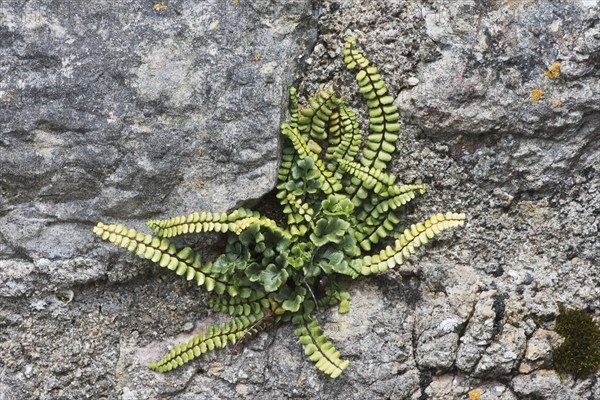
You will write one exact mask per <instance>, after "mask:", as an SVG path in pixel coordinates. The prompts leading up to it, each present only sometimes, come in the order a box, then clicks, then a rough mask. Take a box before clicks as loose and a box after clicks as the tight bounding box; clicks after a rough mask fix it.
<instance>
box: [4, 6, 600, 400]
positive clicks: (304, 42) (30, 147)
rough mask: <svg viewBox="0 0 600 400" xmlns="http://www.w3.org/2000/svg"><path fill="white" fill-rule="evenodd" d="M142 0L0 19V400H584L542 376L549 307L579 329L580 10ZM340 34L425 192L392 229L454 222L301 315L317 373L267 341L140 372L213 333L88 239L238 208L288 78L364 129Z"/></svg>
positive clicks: (589, 260)
mask: <svg viewBox="0 0 600 400" xmlns="http://www.w3.org/2000/svg"><path fill="white" fill-rule="evenodd" d="M153 4H154V3H152V2H147V3H140V2H133V1H127V0H126V1H124V2H120V3H118V4H117V3H109V2H100V1H97V2H91V3H90V4H89V5H83V3H81V4H79V3H76V2H66V3H65V2H58V1H56V2H41V1H39V2H37V1H28V2H25V1H8V2H2V3H0V7H1V8H0V11H1V14H0V37H1V38H2V45H1V46H0V52H1V57H2V58H1V59H2V64H1V65H0V71H1V77H0V79H1V80H0V110H1V112H0V119H1V126H2V135H1V137H0V148H1V150H2V151H1V155H0V167H1V170H2V174H1V175H0V190H1V197H0V224H1V225H0V226H2V229H0V305H1V307H0V349H1V350H0V353H1V354H2V356H1V357H0V399H25V398H27V399H29V398H32V397H33V398H44V399H49V398H85V397H88V398H122V399H145V398H178V399H180V398H183V399H185V398H189V399H192V398H207V399H210V398H214V399H222V398H234V397H239V398H249V399H250V398H260V397H262V398H306V399H313V398H349V399H366V398H369V399H390V398H391V399H440V400H446V399H464V398H467V392H468V391H470V390H478V391H480V392H481V393H482V397H481V398H482V399H486V400H487V399H502V400H509V399H573V398H596V397H598V398H600V384H599V383H598V382H599V381H598V379H597V378H598V374H597V375H596V377H595V378H592V379H588V380H584V381H574V380H573V379H572V378H569V377H562V379H561V378H559V377H558V376H557V375H556V374H555V373H554V371H553V370H552V366H551V352H552V349H553V348H556V346H557V345H558V343H559V342H560V339H559V338H558V337H557V336H556V335H555V334H554V333H553V331H552V330H553V326H554V322H553V321H554V319H555V317H556V315H557V313H558V303H559V302H560V303H563V304H565V306H567V307H577V308H585V309H588V310H589V311H591V312H592V313H594V315H595V316H596V317H598V316H599V314H600V289H599V287H600V272H599V270H598V265H600V258H599V257H600V250H599V245H598V235H599V233H600V232H599V227H600V219H599V218H600V179H599V170H600V140H599V139H600V17H599V13H600V5H599V4H598V1H597V0H572V1H568V2H567V1H563V2H546V1H537V0H536V1H534V0H527V1H510V0H504V1H502V0H495V1H468V0H465V1H449V0H395V1H386V2H380V1H361V2H359V1H351V0H345V1H333V0H325V1H323V2H312V3H311V2H310V1H308V0H306V1H300V0H296V1H291V2H290V1H275V0H271V1H269V0H263V1H254V2H250V1H245V0H240V1H239V2H236V1H225V0H223V1H218V2H217V1H205V2H192V1H177V2H174V1H173V2H165V5H166V6H167V9H166V10H162V9H161V7H158V9H157V10H153ZM159 6H160V4H159ZM349 34H352V35H354V36H356V37H357V39H358V40H359V42H360V43H361V46H362V48H363V49H364V52H365V54H366V55H367V56H368V57H369V58H370V59H371V60H372V61H373V62H374V63H375V64H376V65H377V66H379V67H380V70H381V72H382V74H383V77H384V78H385V79H386V81H387V82H388V83H389V85H390V87H391V91H392V92H393V93H396V94H397V99H396V104H397V105H398V106H399V107H400V109H401V111H402V119H403V123H404V127H403V136H402V138H401V141H402V142H401V143H400V144H399V146H398V151H397V152H396V158H395V161H394V165H393V167H392V171H393V172H395V173H396V174H397V175H398V176H399V180H400V181H403V182H406V183H414V182H423V183H426V184H427V185H428V187H429V192H428V194H427V195H426V196H425V197H423V198H422V199H420V200H419V202H418V204H417V206H416V207H413V208H410V209H409V210H408V212H407V213H406V215H405V218H406V221H409V222H414V221H417V220H419V219H421V218H422V217H423V216H426V215H430V214H432V213H436V212H439V211H446V210H453V211H462V212H466V213H467V216H468V224H467V225H466V227H465V228H464V229H462V230H457V231H455V232H453V233H449V234H446V235H445V236H444V237H442V238H441V239H440V240H439V241H438V242H436V243H432V244H431V245H430V246H428V248H427V249H425V250H424V251H422V252H421V254H420V255H419V256H418V257H416V258H415V259H414V260H413V261H412V262H411V264H410V265H409V267H410V268H409V269H412V271H413V272H412V273H408V274H402V275H401V274H398V273H390V274H387V275H384V276H381V277H377V278H374V279H369V280H365V281H360V282H356V284H355V285H354V286H353V288H352V290H351V295H352V298H351V311H350V313H349V314H346V315H338V314H337V312H336V311H335V310H330V311H328V312H327V313H325V314H324V315H322V316H320V317H319V318H320V319H321V320H322V322H323V325H324V327H325V329H326V331H327V333H328V334H329V336H330V337H331V338H332V339H333V341H334V342H335V344H336V347H337V348H338V349H339V350H340V352H341V353H342V354H344V355H346V356H347V357H348V358H349V359H350V360H351V364H350V367H349V368H348V369H347V370H346V372H345V373H344V374H343V375H342V377H340V378H338V379H337V380H335V381H330V380H329V379H328V378H326V377H325V376H322V375H321V374H319V373H318V372H317V371H316V369H315V368H314V366H313V365H312V364H311V363H310V362H308V361H307V360H306V359H305V357H304V355H303V354H302V349H301V347H300V346H299V345H298V344H297V343H296V339H295V337H294V335H293V333H292V330H291V327H290V326H285V325H282V326H280V327H277V328H275V329H272V330H270V331H268V332H266V333H264V334H261V335H260V336H259V337H258V338H257V340H255V341H252V342H250V343H249V344H248V346H247V347H246V348H245V349H244V351H243V352H242V353H241V354H239V355H235V356H234V355H229V354H228V353H227V352H222V353H220V354H215V355H214V356H209V357H207V358H206V359H204V360H201V361H198V362H194V363H192V364H190V365H188V366H186V367H184V368H181V369H180V370H177V371H176V372H175V373H171V374H165V375H158V374H155V373H153V372H151V371H149V370H147V369H146V368H145V367H144V365H145V364H146V363H148V362H150V361H154V360H156V359H157V357H160V356H161V355H162V354H163V352H164V351H165V350H166V349H167V348H168V347H169V346H170V345H172V344H175V343H178V342H179V341H181V340H183V339H185V338H188V337H189V336H191V335H192V334H193V333H194V332H197V331H198V330H199V329H200V328H201V326H203V325H204V324H207V323H210V322H213V321H215V320H218V318H220V316H219V315H218V314H215V313H212V312H208V311H207V310H206V298H205V297H204V295H203V293H202V291H200V290H197V289H195V288H192V287H190V286H188V285H187V284H186V283H185V282H183V281H180V280H178V279H176V277H172V276H170V275H168V274H165V273H163V272H162V271H160V270H158V269H156V268H153V267H152V266H150V265H148V263H145V262H143V261H141V260H139V259H137V258H136V257H135V256H131V255H127V254H124V253H122V252H118V251H117V250H116V249H115V248H113V247H112V246H108V245H106V244H105V243H100V242H99V241H98V240H96V239H95V238H94V237H93V234H92V233H91V227H92V226H93V225H94V224H95V222H96V221H97V220H105V221H110V222H114V221H119V222H125V223H128V224H129V225H132V226H135V227H142V225H143V221H144V220H146V219H148V218H154V217H165V216H168V215H174V214H179V213H184V212H186V213H187V212H191V211H195V210H211V211H224V210H226V209H231V208H232V207H234V206H236V205H240V204H242V203H244V202H252V201H253V200H256V199H258V198H260V196H262V195H263V194H264V193H266V192H268V191H269V190H270V189H271V188H272V187H273V185H274V183H275V179H276V174H275V173H276V167H277V161H278V156H279V148H278V141H279V138H278V125H279V123H280V121H281V120H283V119H284V118H285V113H284V109H285V105H286V104H285V103H286V102H285V98H286V97H285V94H286V90H287V86H288V85H289V84H291V83H292V82H296V83H301V88H302V89H301V94H304V95H310V94H312V93H313V91H314V90H315V89H316V88H318V87H319V86H320V85H322V84H326V83H330V82H333V83H334V84H335V87H336V89H337V90H338V91H339V92H340V93H341V94H343V95H344V96H346V97H347V98H348V99H349V103H350V104H351V105H352V106H353V107H354V108H355V109H356V110H357V111H359V116H360V119H361V120H362V122H363V126H364V117H365V112H364V110H365V107H364V105H363V104H362V102H361V101H360V98H359V96H358V92H357V88H356V85H355V82H354V77H353V76H352V74H350V73H349V72H347V71H345V69H344V67H343V62H342V59H341V49H342V44H343V42H344V39H345V37H346V36H347V35H349ZM313 47H314V49H313ZM557 62H559V63H560V67H559V74H558V77H556V78H555V79H551V78H550V77H549V76H546V75H551V76H552V74H551V73H547V74H546V75H545V73H546V72H547V71H549V70H550V69H551V67H552V65H554V64H556V63H557ZM298 79H299V80H298ZM534 90H539V91H541V92H543V95H541V97H539V99H538V98H537V96H535V94H537V95H540V92H534ZM202 241H205V239H204V238H202ZM206 242H207V244H208V246H209V247H210V244H211V243H212V242H211V238H210V237H209V238H207V239H206Z"/></svg>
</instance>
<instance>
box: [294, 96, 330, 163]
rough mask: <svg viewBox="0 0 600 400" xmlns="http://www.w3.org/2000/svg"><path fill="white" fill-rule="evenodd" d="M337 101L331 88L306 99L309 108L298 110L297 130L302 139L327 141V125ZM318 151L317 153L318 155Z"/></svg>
mask: <svg viewBox="0 0 600 400" xmlns="http://www.w3.org/2000/svg"><path fill="white" fill-rule="evenodd" d="M338 103H339V99H338V98H337V97H335V94H334V92H333V88H332V87H329V88H327V89H325V90H321V91H319V92H318V93H317V95H316V96H315V97H311V98H309V99H308V104H309V107H307V108H302V109H300V115H299V118H298V130H299V131H300V133H301V134H302V135H303V136H304V137H309V136H310V137H311V138H312V139H315V140H321V141H322V140H326V139H327V124H328V123H329V120H330V118H331V116H332V114H333V113H334V111H335V110H336V108H337V106H338ZM319 152H320V151H317V153H319Z"/></svg>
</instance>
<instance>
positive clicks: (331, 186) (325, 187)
mask: <svg viewBox="0 0 600 400" xmlns="http://www.w3.org/2000/svg"><path fill="white" fill-rule="evenodd" d="M282 132H283V134H284V135H285V136H287V137H288V138H289V139H290V140H291V141H292V144H293V145H294V148H295V149H296V152H297V153H298V156H299V158H300V159H304V158H306V157H310V158H312V159H313V160H314V171H315V173H316V175H317V179H318V180H319V181H320V182H321V183H322V186H321V190H322V191H323V192H324V193H325V194H331V193H334V192H339V191H340V190H341V189H342V184H341V183H340V182H338V180H337V179H335V177H334V176H333V173H332V172H331V171H328V170H327V168H326V167H325V165H324V164H323V161H322V160H321V159H320V158H319V156H318V155H317V154H316V153H315V152H313V151H312V150H311V149H310V147H309V145H308V143H307V142H306V140H305V139H304V138H303V137H302V136H301V135H300V133H299V132H298V130H297V129H293V128H292V127H291V126H289V125H288V124H283V125H282Z"/></svg>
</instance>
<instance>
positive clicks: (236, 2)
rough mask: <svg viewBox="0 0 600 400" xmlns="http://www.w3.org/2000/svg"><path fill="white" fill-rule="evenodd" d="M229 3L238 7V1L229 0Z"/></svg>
mask: <svg viewBox="0 0 600 400" xmlns="http://www.w3.org/2000/svg"><path fill="white" fill-rule="evenodd" d="M231 2H232V3H233V4H234V5H236V6H237V5H238V3H239V2H240V0H231Z"/></svg>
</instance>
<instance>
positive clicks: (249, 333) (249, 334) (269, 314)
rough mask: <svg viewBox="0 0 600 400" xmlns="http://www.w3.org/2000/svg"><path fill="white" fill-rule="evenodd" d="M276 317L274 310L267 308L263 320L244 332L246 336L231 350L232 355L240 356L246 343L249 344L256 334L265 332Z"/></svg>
mask: <svg viewBox="0 0 600 400" xmlns="http://www.w3.org/2000/svg"><path fill="white" fill-rule="evenodd" d="M274 317H275V313H274V312H273V310H271V309H270V308H265V315H264V317H262V318H261V319H259V320H258V321H256V322H255V323H253V324H252V325H251V326H250V327H248V329H246V332H244V335H243V336H242V337H241V338H240V339H239V340H238V341H237V342H236V343H235V345H234V346H233V347H232V348H231V351H230V354H232V355H236V354H238V353H239V352H240V350H241V348H242V346H243V345H244V344H246V342H248V341H249V340H250V339H252V338H253V337H254V336H256V334H257V333H258V332H260V331H263V330H265V329H266V328H267V327H268V325H269V323H270V322H271V321H272V320H273V318H274Z"/></svg>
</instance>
